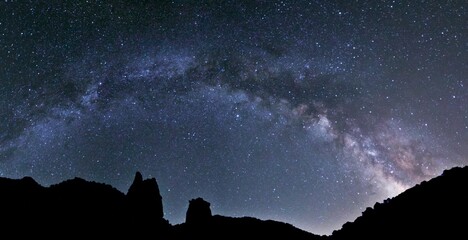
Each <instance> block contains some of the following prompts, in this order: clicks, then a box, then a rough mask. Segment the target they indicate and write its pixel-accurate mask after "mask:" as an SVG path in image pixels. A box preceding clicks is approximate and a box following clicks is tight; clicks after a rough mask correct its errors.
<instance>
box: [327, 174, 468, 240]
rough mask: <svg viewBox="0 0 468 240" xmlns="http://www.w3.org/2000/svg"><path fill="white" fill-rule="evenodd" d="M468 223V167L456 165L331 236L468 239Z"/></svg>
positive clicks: (363, 214)
mask: <svg viewBox="0 0 468 240" xmlns="http://www.w3.org/2000/svg"><path fill="white" fill-rule="evenodd" d="M467 226H468V167H463V168H460V167H456V168H453V169H450V170H446V171H444V173H443V174H442V175H441V176H439V177H436V178H434V179H431V180H429V181H428V182H422V183H421V184H419V185H416V186H415V187H413V188H410V189H408V190H407V191H405V192H403V193H401V194H400V195H398V196H397V197H395V198H393V199H387V200H386V201H384V203H382V204H381V203H376V204H375V206H374V208H367V209H366V210H365V211H364V212H363V213H362V216H360V217H358V218H357V219H356V220H355V221H354V222H352V223H350V222H348V223H346V224H344V225H343V227H342V229H340V230H338V231H335V232H333V234H332V237H331V238H332V239H413V238H414V239H434V237H440V238H444V239H468V237H467V236H468V232H467V229H466V227H467ZM462 236H464V237H462Z"/></svg>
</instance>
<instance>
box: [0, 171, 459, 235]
mask: <svg viewBox="0 0 468 240" xmlns="http://www.w3.org/2000/svg"><path fill="white" fill-rule="evenodd" d="M0 213H1V217H0V231H1V232H2V237H6V238H13V237H14V238H19V239H21V238H41V237H47V238H52V239H56V238H61V239H63V238H96V237H102V238H122V237H125V238H130V239H134V238H136V239H139V238H151V239H226V238H228V239H311V240H313V239H328V238H329V239H332V240H334V239H408V238H409V239H413V238H414V239H433V238H435V237H436V238H442V239H467V235H468V234H467V233H466V230H465V226H467V223H468V221H467V217H468V167H464V168H453V169H451V170H447V171H445V172H444V173H443V175H441V176H439V177H437V178H434V179H432V180H430V181H428V182H423V183H421V184H420V185H417V186H415V187H414V188H411V189H408V190H407V191H405V192H404V193H402V194H400V195H399V196H397V197H395V198H393V199H388V200H386V201H385V202H384V203H382V204H380V203H377V204H375V206H374V208H367V209H366V211H364V212H363V214H362V216H361V217H359V218H357V219H356V221H354V222H353V223H346V224H344V225H343V228H342V229H340V230H337V231H335V232H334V233H333V235H332V236H329V237H321V236H317V235H314V234H311V233H308V232H305V231H303V230H300V229H298V228H295V227H294V226H292V225H290V224H287V223H282V222H276V221H271V220H267V221H264V220H259V219H255V218H251V217H241V218H233V217H225V216H219V215H214V216H213V215H212V213H211V209H210V203H208V202H207V201H205V200H203V199H202V198H197V199H193V200H190V201H189V207H188V210H187V215H186V222H185V223H183V224H179V225H176V226H171V225H170V224H169V223H168V221H167V220H165V219H164V218H163V204H162V198H161V195H160V193H159V187H158V184H157V182H156V179H154V178H152V179H146V180H143V177H142V175H141V174H140V173H138V172H137V173H136V175H135V180H134V182H133V183H132V185H131V187H130V188H129V191H128V193H127V194H124V193H122V192H120V191H118V190H117V189H115V188H113V187H112V186H110V185H107V184H102V183H96V182H89V181H86V180H83V179H80V178H75V179H71V180H67V181H64V182H62V183H59V184H56V185H52V186H50V187H48V188H47V187H42V186H41V185H39V184H38V183H37V182H35V181H34V180H33V179H32V178H30V177H25V178H23V179H18V180H12V179H7V178H0Z"/></svg>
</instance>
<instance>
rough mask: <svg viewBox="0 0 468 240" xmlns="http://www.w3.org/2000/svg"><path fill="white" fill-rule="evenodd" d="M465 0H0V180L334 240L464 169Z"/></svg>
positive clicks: (467, 117)
mask: <svg viewBox="0 0 468 240" xmlns="http://www.w3.org/2000/svg"><path fill="white" fill-rule="evenodd" d="M467 7H468V5H467V4H466V3H465V2H464V1H446V2H442V1H432V0H429V1H365V0H353V1H319V0H317V1H276V0H275V1H230V0H228V1H189V0H186V1H184V0H180V1H124V0H119V1H104V0H102V1H82V0H79V1H60V2H57V1H13V0H11V1H9V0H6V1H3V2H1V3H0V66H1V71H0V119H2V121H0V176H4V177H14V178H19V177H23V176H26V175H28V176H32V177H34V178H35V179H37V180H38V181H39V182H40V183H41V184H44V185H49V184H53V183H57V182H59V181H62V180H65V179H68V178H72V177H75V176H79V177H83V178H86V179H89V180H94V181H99V182H105V183H109V184H112V185H114V186H116V187H117V188H118V189H120V190H121V191H123V192H126V191H127V189H128V187H129V184H130V183H131V181H132V179H133V175H134V173H135V171H137V170H139V171H142V172H143V174H144V175H145V176H150V177H156V178H157V180H158V182H159V185H160V189H161V194H162V196H163V200H164V206H165V210H164V211H165V217H166V218H167V219H169V220H170V222H171V223H180V222H182V221H183V220H184V216H185V208H186V206H187V201H188V200H189V199H191V198H194V197H199V196H201V197H203V198H205V199H207V200H208V201H210V202H211V203H212V208H213V211H214V212H215V213H217V214H223V215H231V216H244V215H249V216H254V217H258V218H262V219H275V220H280V221H285V222H289V223H292V224H293V225H295V226H297V227H300V228H302V229H305V230H307V231H311V232H314V233H318V234H330V233H331V231H332V230H334V229H338V228H340V226H341V225H342V224H343V223H344V222H345V221H350V220H353V219H354V218H355V217H357V216H358V215H359V214H360V212H361V211H362V210H363V209H364V208H365V207H367V206H370V205H372V204H373V203H374V202H375V201H382V200H383V199H385V198H387V197H391V196H395V195H397V194H398V193H400V192H402V191H404V190H405V189H407V188H409V187H411V186H413V185H414V184H417V183H419V182H421V181H423V180H427V179H429V178H431V177H433V176H436V175H438V174H440V173H441V172H442V171H443V170H444V169H447V168H450V167H453V166H461V165H466V164H467V163H468V160H467V156H468V148H466V146H467V144H468V108H466V106H468V91H467V90H466V86H465V85H466V84H467V83H466V76H467V75H468V72H467V71H468V66H467V64H468V57H467V51H466V49H467V42H466V34H467V32H468V27H467V25H466V23H467V22H468V21H467V20H468V18H467Z"/></svg>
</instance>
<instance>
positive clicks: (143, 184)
mask: <svg viewBox="0 0 468 240" xmlns="http://www.w3.org/2000/svg"><path fill="white" fill-rule="evenodd" d="M127 198H128V201H129V202H130V206H131V207H132V208H133V209H132V212H134V213H136V214H138V215H140V216H143V215H144V217H145V218H154V219H162V218H163V217H164V212H163V204H162V197H161V194H160V193H159V186H158V183H157V182H156V179H155V178H151V179H146V180H143V176H142V175H141V173H140V172H137V173H136V174H135V179H134V180H133V183H132V185H131V186H130V188H129V189H128V193H127Z"/></svg>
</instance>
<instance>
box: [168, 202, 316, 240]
mask: <svg viewBox="0 0 468 240" xmlns="http://www.w3.org/2000/svg"><path fill="white" fill-rule="evenodd" d="M172 237H173V239H310V240H313V239H321V237H319V236H317V235H314V234H311V233H309V232H306V231H303V230H300V229H298V228H296V227H294V226H292V225H290V224H287V223H282V222H277V221H271V220H267V221H263V220H259V219H256V218H251V217H241V218H233V217H225V216H219V215H215V216H212V215H211V209H210V203H208V202H206V201H205V200H203V199H202V198H197V199H192V200H190V201H189V207H188V210H187V217H186V221H185V223H183V224H179V225H176V226H174V227H173V231H172Z"/></svg>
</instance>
